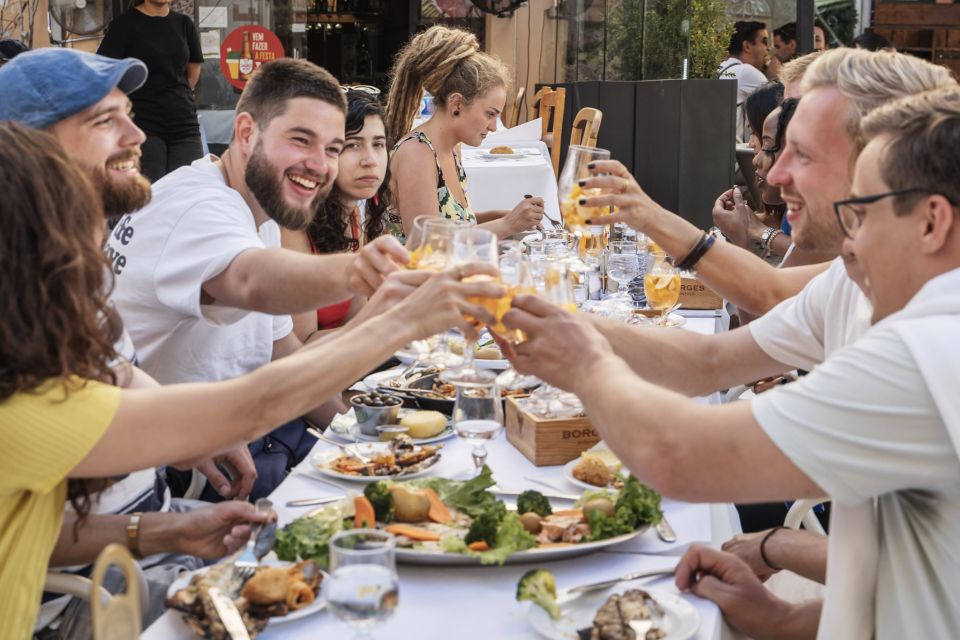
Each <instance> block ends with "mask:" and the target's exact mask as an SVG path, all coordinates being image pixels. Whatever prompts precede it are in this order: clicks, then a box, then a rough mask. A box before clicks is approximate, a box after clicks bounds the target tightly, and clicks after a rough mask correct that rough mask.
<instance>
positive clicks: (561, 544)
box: [537, 542, 573, 549]
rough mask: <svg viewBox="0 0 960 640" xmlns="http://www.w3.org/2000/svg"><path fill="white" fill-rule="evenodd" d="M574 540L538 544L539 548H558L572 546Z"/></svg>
mask: <svg viewBox="0 0 960 640" xmlns="http://www.w3.org/2000/svg"><path fill="white" fill-rule="evenodd" d="M572 546H573V543H572V542H544V543H543V544H538V545H537V549H556V548H558V547H572Z"/></svg>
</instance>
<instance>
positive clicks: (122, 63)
mask: <svg viewBox="0 0 960 640" xmlns="http://www.w3.org/2000/svg"><path fill="white" fill-rule="evenodd" d="M146 80H147V65H145V64H143V62H141V61H140V60H137V59H136V58H126V59H124V60H115V59H113V58H106V57H104V56H98V55H96V54H93V53H87V52H85V51H78V50H76V49H61V48H47V49H34V50H33V51H26V52H24V53H21V54H20V55H18V56H17V57H15V58H14V59H13V60H11V61H10V62H8V63H6V64H5V65H3V66H2V67H0V87H3V90H2V91H0V120H16V121H18V122H21V123H23V124H25V125H27V126H30V127H34V128H36V129H44V128H46V127H49V126H50V125H52V124H55V123H57V122H60V121H61V120H63V119H65V118H69V117H70V116H72V115H73V114H75V113H79V112H80V111H83V110H84V109H86V108H87V107H90V106H92V105H94V104H96V103H98V102H100V101H101V100H103V99H104V98H105V97H106V95H107V94H108V93H110V92H111V91H113V88H114V87H116V88H118V89H120V90H121V91H123V92H124V93H130V92H132V91H136V90H137V89H139V88H140V87H141V86H142V85H143V83H144V82H145V81H146Z"/></svg>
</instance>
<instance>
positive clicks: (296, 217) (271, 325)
mask: <svg viewBox="0 0 960 640" xmlns="http://www.w3.org/2000/svg"><path fill="white" fill-rule="evenodd" d="M345 110H346V102H345V99H344V96H343V93H342V91H341V89H340V85H339V84H338V83H337V81H336V80H335V79H334V78H333V76H331V75H330V74H329V73H328V72H327V71H325V70H324V69H321V68H320V67H318V66H316V65H314V64H312V63H310V62H307V61H306V60H292V59H281V60H276V61H273V62H270V63H267V64H264V65H263V66H262V67H260V68H259V69H258V71H257V73H256V75H255V76H254V77H253V78H252V79H251V80H250V81H249V82H248V83H247V85H246V87H245V89H244V91H243V93H242V94H241V96H240V100H239V102H238V104H237V108H236V117H235V120H234V132H233V140H232V142H231V144H230V146H229V148H228V149H227V151H226V152H225V153H224V155H223V157H222V158H221V159H217V158H215V157H212V156H209V157H206V158H202V159H200V160H197V161H195V162H194V163H193V164H191V165H189V166H186V167H181V168H180V169H178V170H177V171H174V172H173V173H171V174H169V175H167V176H165V177H164V178H163V179H161V180H159V181H158V182H157V183H156V184H154V185H153V197H152V200H151V202H150V204H149V205H148V206H146V207H145V208H144V209H142V210H141V211H139V212H138V213H136V214H135V215H133V216H127V217H125V218H123V219H122V220H121V221H120V222H119V224H118V226H117V227H116V228H115V229H114V232H113V234H112V235H111V236H110V238H109V240H108V243H107V248H108V252H110V255H111V256H112V257H113V260H114V273H115V275H116V286H115V289H114V293H113V300H114V301H115V303H116V305H117V307H118V309H119V310H120V312H121V314H122V315H123V317H124V320H125V321H126V323H127V325H128V328H129V330H130V334H131V336H132V337H133V341H134V344H136V346H137V351H138V354H139V358H140V364H141V366H142V367H143V369H144V370H146V371H147V372H148V373H149V374H150V375H152V376H153V377H154V378H156V379H157V380H158V381H159V382H160V383H162V384H170V383H178V382H195V381H215V380H224V379H228V378H233V377H236V376H239V375H242V374H245V373H249V372H250V371H253V370H254V369H257V368H258V367H260V366H262V365H264V364H266V363H267V362H270V360H271V359H276V358H280V357H283V356H285V355H288V354H290V353H292V352H293V351H295V350H296V349H298V348H299V347H300V346H301V344H300V342H299V341H298V340H297V338H296V336H295V335H294V334H293V332H292V322H291V320H290V317H289V314H291V313H298V312H304V311H307V310H310V309H316V308H317V307H322V306H326V305H329V304H333V303H336V302H339V301H341V300H344V299H347V298H350V297H352V296H353V295H354V294H358V293H359V294H363V295H368V294H370V293H372V292H373V291H374V290H376V289H377V287H379V285H380V284H381V283H382V282H383V280H384V278H385V276H386V275H387V274H389V273H392V272H394V271H396V270H398V269H399V266H398V265H400V264H403V262H404V260H405V259H406V256H407V254H406V251H405V250H404V249H403V247H402V246H401V245H400V244H399V243H398V242H397V241H396V240H395V239H393V238H392V237H383V238H379V239H377V240H375V241H373V242H371V243H369V244H367V245H366V246H365V247H363V248H362V249H361V250H360V251H359V252H357V253H355V254H341V255H323V256H319V255H305V254H302V253H298V252H293V251H288V250H285V249H281V248H280V226H282V227H285V228H288V229H303V228H305V227H306V226H307V225H308V224H309V223H310V221H311V220H312V218H313V216H314V215H315V212H316V211H317V207H318V204H319V203H320V202H322V200H323V198H325V197H326V195H327V194H328V193H329V192H330V189H331V188H332V186H333V183H334V180H335V179H336V175H337V166H338V162H337V161H338V156H339V154H340V151H341V149H342V147H343V144H344V121H345ZM378 302H379V300H378ZM382 308H383V307H382V305H380V304H373V305H371V308H369V309H364V310H363V312H362V313H361V314H358V316H357V318H355V319H354V322H362V321H363V319H365V318H367V317H369V316H371V315H374V314H376V313H377V312H378V311H380V310H382ZM330 364H331V366H336V363H330ZM324 400H325V399H323V398H318V404H319V403H322V402H324ZM327 400H332V399H327ZM331 405H333V403H332V402H330V403H328V404H327V405H326V406H324V405H320V406H319V407H318V408H317V409H316V410H315V411H313V412H311V413H309V414H308V415H307V416H306V418H308V419H309V420H310V421H312V422H314V423H317V424H324V425H325V424H326V423H327V422H328V421H329V419H330V417H331V416H332V415H333V411H332V410H331ZM304 427H305V424H304V422H303V421H302V420H301V421H294V422H293V423H289V424H288V425H285V426H283V427H281V428H279V429H277V430H275V431H274V432H272V433H271V434H270V435H269V436H267V437H266V438H265V439H264V440H263V441H260V442H257V443H254V444H253V445H252V449H251V450H252V451H253V452H254V457H255V460H256V462H257V472H258V478H257V482H256V484H255V485H254V488H253V491H252V492H251V498H255V497H257V496H262V495H266V494H267V493H269V492H270V491H271V490H272V489H273V488H274V487H275V486H276V484H278V483H279V481H280V480H281V479H282V477H283V475H284V474H285V473H286V471H288V470H289V469H290V468H292V466H293V465H295V464H297V463H298V462H299V461H300V459H302V457H303V456H304V455H305V454H306V453H307V452H308V451H309V449H310V446H311V445H312V444H313V442H314V441H313V438H312V437H310V436H306V435H305V433H304ZM203 497H204V498H205V499H216V496H215V495H214V494H213V492H211V491H206V492H205V493H204V494H203Z"/></svg>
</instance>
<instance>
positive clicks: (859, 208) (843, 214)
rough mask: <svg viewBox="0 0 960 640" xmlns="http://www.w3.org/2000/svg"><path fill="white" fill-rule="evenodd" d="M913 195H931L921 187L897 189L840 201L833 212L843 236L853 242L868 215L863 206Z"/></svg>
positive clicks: (835, 204) (834, 206) (835, 203)
mask: <svg viewBox="0 0 960 640" xmlns="http://www.w3.org/2000/svg"><path fill="white" fill-rule="evenodd" d="M911 193H929V191H928V190H927V189H921V188H920V187H912V188H910V189H897V190H896V191H887V192H886V193H878V194H875V195H872V196H861V197H859V198H850V199H849V200H840V201H838V202H834V203H833V211H834V212H835V213H836V214H837V222H839V223H840V228H841V229H842V230H843V235H845V236H847V237H848V238H850V239H851V240H852V239H853V237H854V236H855V235H856V234H857V230H859V229H860V225H861V224H863V217H864V216H865V215H866V214H867V212H866V211H865V210H864V209H863V205H867V204H873V203H874V202H879V201H880V200H883V199H884V198H892V197H894V196H905V195H908V194H911Z"/></svg>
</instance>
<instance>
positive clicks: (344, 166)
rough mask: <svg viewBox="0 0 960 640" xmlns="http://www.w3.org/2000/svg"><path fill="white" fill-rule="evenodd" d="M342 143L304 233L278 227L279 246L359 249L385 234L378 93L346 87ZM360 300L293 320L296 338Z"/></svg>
mask: <svg viewBox="0 0 960 640" xmlns="http://www.w3.org/2000/svg"><path fill="white" fill-rule="evenodd" d="M345 91H346V92H347V123H346V138H345V140H346V142H345V144H344V145H343V151H342V152H341V154H340V162H339V168H338V173H337V180H336V182H335V183H334V186H333V189H332V190H331V191H330V195H329V196H327V199H326V200H325V201H324V202H323V204H321V205H320V208H319V209H318V210H317V215H316V217H315V218H314V219H313V222H312V223H310V226H309V227H308V228H307V230H306V231H290V230H288V229H282V230H281V244H282V246H283V247H285V248H287V249H295V250H297V251H302V252H304V253H343V252H346V251H357V250H358V249H359V248H360V247H362V246H363V245H364V244H366V243H367V242H369V241H371V240H373V239H374V238H377V237H378V236H381V235H383V233H384V231H385V230H386V226H387V205H388V204H389V202H388V193H387V192H388V185H389V180H388V178H387V164H388V158H387V134H386V130H385V128H384V109H383V105H381V104H380V102H379V101H378V99H377V95H375V94H373V93H370V92H368V91H366V90H361V89H352V88H349V87H345ZM363 303H364V300H363V299H362V298H360V297H353V298H347V299H346V300H343V301H341V302H338V303H337V304H333V305H329V306H327V307H323V308H320V309H317V311H316V313H313V312H307V313H301V314H298V315H296V316H294V318H293V325H294V332H295V333H296V334H297V337H298V338H300V340H306V339H307V338H308V337H309V336H310V335H311V334H312V333H314V332H316V331H318V330H319V331H323V330H326V329H336V328H338V327H340V326H341V325H343V323H344V322H346V321H347V320H349V319H350V318H352V317H353V316H354V315H356V313H357V311H358V310H359V309H360V307H362V306H363Z"/></svg>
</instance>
